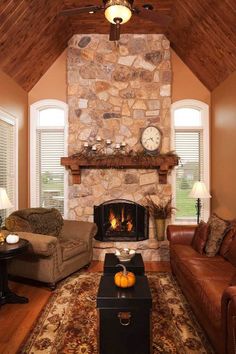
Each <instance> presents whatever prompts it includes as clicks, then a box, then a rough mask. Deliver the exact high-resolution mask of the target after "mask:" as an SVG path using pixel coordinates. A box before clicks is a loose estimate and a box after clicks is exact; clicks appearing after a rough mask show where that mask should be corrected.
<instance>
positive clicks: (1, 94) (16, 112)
mask: <svg viewBox="0 0 236 354" xmlns="http://www.w3.org/2000/svg"><path fill="white" fill-rule="evenodd" d="M0 83H1V84H0V107H1V108H2V109H3V110H5V111H6V112H7V113H9V114H12V115H13V116H14V117H16V118H17V119H18V127H19V140H18V141H19V150H18V166H19V168H18V177H19V187H18V191H19V194H18V206H19V208H26V207H27V206H28V123H27V116H28V114H27V112H28V95H27V92H26V91H24V90H23V89H22V88H21V87H20V86H19V85H18V84H17V83H15V81H13V80H12V79H11V78H10V77H9V76H8V75H6V74H4V73H3V72H2V71H1V70H0Z"/></svg>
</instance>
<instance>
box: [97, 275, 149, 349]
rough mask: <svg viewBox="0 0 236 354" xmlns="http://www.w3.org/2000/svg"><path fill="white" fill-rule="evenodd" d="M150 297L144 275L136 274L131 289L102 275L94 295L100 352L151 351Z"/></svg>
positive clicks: (109, 276)
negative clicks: (119, 286)
mask: <svg viewBox="0 0 236 354" xmlns="http://www.w3.org/2000/svg"><path fill="white" fill-rule="evenodd" d="M151 308H152V297H151V292H150V288H149V284H148V279H147V277H146V276H144V275H143V276H136V283H135V285H134V286H133V287H132V288H128V289H122V288H118V287H117V286H116V285H115V284H114V277H113V275H104V276H102V277H101V281H100V284H99V289H98V294H97V309H98V324H99V329H98V333H99V341H98V347H99V354H131V353H133V354H151V353H152V349H151V332H152V331H151Z"/></svg>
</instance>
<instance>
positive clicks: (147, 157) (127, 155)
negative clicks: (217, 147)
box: [71, 150, 179, 165]
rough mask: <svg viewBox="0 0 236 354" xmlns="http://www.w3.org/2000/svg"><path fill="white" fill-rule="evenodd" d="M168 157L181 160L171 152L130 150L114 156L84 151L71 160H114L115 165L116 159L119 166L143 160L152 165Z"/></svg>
mask: <svg viewBox="0 0 236 354" xmlns="http://www.w3.org/2000/svg"><path fill="white" fill-rule="evenodd" d="M168 157H172V158H176V159H178V160H179V157H178V155H177V154H176V153H175V151H169V152H167V153H159V154H155V155H151V154H148V153H147V152H146V151H134V150H130V151H128V152H126V151H120V150H119V151H117V152H115V153H112V154H105V153H98V152H94V151H91V150H89V151H86V150H82V151H81V152H78V153H75V154H73V155H72V156H71V158H75V159H79V160H86V161H88V162H89V161H94V162H95V161H96V162H104V161H107V160H112V161H113V163H114V158H115V161H116V162H117V164H118V163H119V162H120V163H121V164H123V161H124V159H129V160H130V161H133V162H140V161H141V160H142V161H143V162H144V163H145V162H146V163H148V162H150V165H152V163H153V162H154V161H156V160H157V159H166V158H168Z"/></svg>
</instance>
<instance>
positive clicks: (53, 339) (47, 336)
mask: <svg viewBox="0 0 236 354" xmlns="http://www.w3.org/2000/svg"><path fill="white" fill-rule="evenodd" d="M147 276H148V280H149V285H150V289H151V293H152V298H153V308H152V326H153V354H158V353H165V354H167V353H168V354H172V353H176V354H191V353H196V354H203V353H214V351H213V350H212V348H211V347H210V345H209V343H208V341H207V339H206V337H205V335H204V333H203V331H202V330H201V328H200V326H199V325H198V323H197V321H196V319H195V317H194V316H193V314H192V311H191V309H190V306H189V305H188V303H187V301H186V300H185V298H184V296H183V294H182V292H181V290H180V289H179V287H178V285H177V283H176V281H175V279H174V278H173V277H172V275H171V274H168V273H157V272H149V273H147ZM100 277H101V273H91V272H84V271H82V272H79V273H76V274H74V275H72V276H71V277H69V278H67V279H66V280H65V281H63V282H62V283H61V284H60V285H59V286H58V289H57V290H56V291H55V292H54V294H53V295H52V297H51V298H50V300H49V302H48V304H47V305H46V308H45V309H44V310H43V312H42V314H41V315H40V318H39V319H38V321H37V323H36V325H35V327H34V328H33V330H32V331H31V334H30V336H29V338H28V339H27V341H26V343H25V344H24V345H23V346H22V347H21V349H20V350H19V351H18V354H23V353H24V354H28V353H30V354H40V353H43V354H49V353H50V354H58V353H60V354H63V353H70V354H97V353H98V351H97V311H96V293H97V290H98V285H99V281H100ZM111 354H112V353H111ZM133 354H135V353H133Z"/></svg>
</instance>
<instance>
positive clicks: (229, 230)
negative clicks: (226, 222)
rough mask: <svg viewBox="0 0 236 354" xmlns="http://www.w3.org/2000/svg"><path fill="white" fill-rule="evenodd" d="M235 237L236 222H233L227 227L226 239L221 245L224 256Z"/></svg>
mask: <svg viewBox="0 0 236 354" xmlns="http://www.w3.org/2000/svg"><path fill="white" fill-rule="evenodd" d="M235 237H236V224H231V225H230V226H229V227H227V228H226V230H225V232H224V239H223V242H222V244H221V247H220V255H221V256H222V257H224V256H225V254H226V253H227V252H228V250H229V246H230V244H231V242H232V241H233V240H234V238H235Z"/></svg>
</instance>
